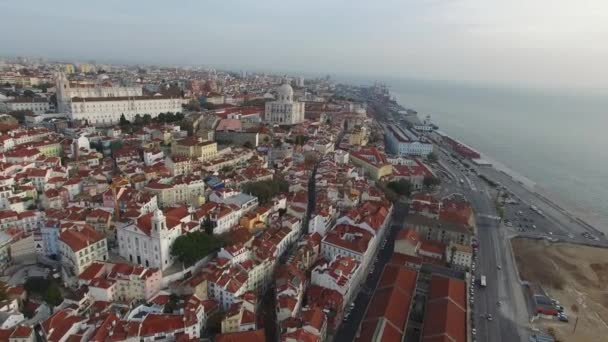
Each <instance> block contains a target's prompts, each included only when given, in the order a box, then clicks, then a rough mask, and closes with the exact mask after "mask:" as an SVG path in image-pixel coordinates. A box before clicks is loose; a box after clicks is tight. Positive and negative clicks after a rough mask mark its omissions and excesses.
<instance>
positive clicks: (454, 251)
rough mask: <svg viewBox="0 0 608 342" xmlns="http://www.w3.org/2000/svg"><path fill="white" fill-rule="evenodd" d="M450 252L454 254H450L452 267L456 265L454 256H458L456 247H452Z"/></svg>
mask: <svg viewBox="0 0 608 342" xmlns="http://www.w3.org/2000/svg"><path fill="white" fill-rule="evenodd" d="M450 252H452V253H451V254H450V265H454V255H455V254H456V246H452V248H450Z"/></svg>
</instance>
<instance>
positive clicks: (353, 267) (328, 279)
mask: <svg viewBox="0 0 608 342" xmlns="http://www.w3.org/2000/svg"><path fill="white" fill-rule="evenodd" d="M359 267H360V263H359V261H357V260H355V259H354V258H352V257H346V256H342V255H338V256H336V257H335V258H334V259H333V260H332V261H331V262H329V263H325V264H322V265H318V266H316V267H315V268H314V269H313V270H312V273H311V275H310V281H311V284H312V285H318V286H321V287H324V288H327V289H332V290H336V291H338V292H339V293H340V294H341V295H342V296H343V297H344V303H349V302H350V299H351V296H352V295H353V294H355V293H357V291H356V289H357V288H358V284H359V275H358V273H359Z"/></svg>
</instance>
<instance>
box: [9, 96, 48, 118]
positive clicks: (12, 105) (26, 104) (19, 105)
mask: <svg viewBox="0 0 608 342" xmlns="http://www.w3.org/2000/svg"><path fill="white" fill-rule="evenodd" d="M5 107H6V111H8V112H11V111H15V110H31V111H32V112H33V113H34V114H44V113H48V112H50V111H51V110H55V108H54V106H51V103H50V102H49V100H47V99H45V98H42V97H33V98H18V99H13V100H9V101H6V102H5Z"/></svg>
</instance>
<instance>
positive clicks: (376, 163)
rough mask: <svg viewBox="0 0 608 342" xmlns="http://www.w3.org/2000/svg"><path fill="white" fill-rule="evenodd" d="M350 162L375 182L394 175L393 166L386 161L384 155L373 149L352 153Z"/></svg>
mask: <svg viewBox="0 0 608 342" xmlns="http://www.w3.org/2000/svg"><path fill="white" fill-rule="evenodd" d="M350 160H351V162H352V163H353V165H355V166H357V167H360V168H362V169H363V173H364V174H365V175H367V176H369V177H370V178H372V179H373V180H380V179H383V178H384V177H387V176H390V175H391V174H392V173H393V165H391V164H390V163H389V162H388V161H387V160H386V156H385V155H384V153H382V152H380V151H378V150H377V149H375V148H373V147H372V148H367V149H362V150H359V151H357V152H353V153H351V155H350Z"/></svg>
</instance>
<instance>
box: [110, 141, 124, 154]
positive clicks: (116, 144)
mask: <svg viewBox="0 0 608 342" xmlns="http://www.w3.org/2000/svg"><path fill="white" fill-rule="evenodd" d="M121 147H122V140H115V141H112V142H111V143H110V151H112V152H114V151H116V150H118V149H119V148H121Z"/></svg>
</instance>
